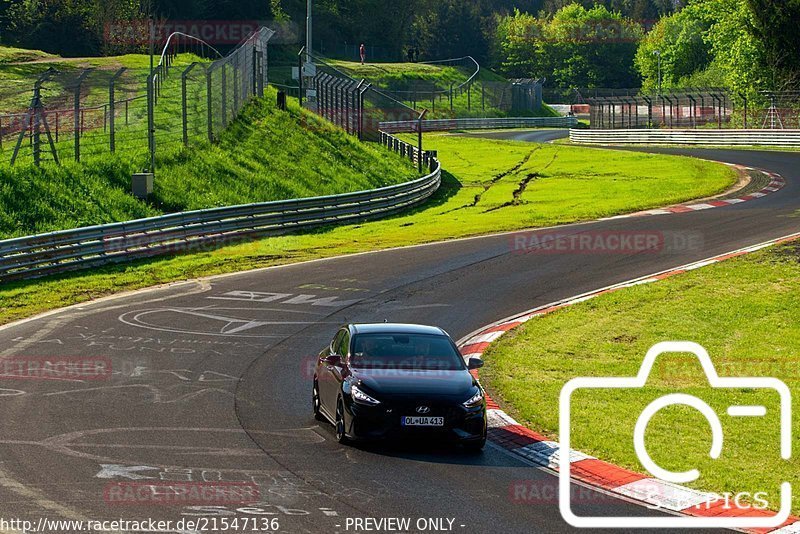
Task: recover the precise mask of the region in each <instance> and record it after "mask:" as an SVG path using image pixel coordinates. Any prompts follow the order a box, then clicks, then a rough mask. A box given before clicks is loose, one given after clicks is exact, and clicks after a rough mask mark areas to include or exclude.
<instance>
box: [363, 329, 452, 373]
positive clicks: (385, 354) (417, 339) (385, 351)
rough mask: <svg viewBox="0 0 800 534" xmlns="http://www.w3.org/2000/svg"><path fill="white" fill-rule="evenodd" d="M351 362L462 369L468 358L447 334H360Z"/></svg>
mask: <svg viewBox="0 0 800 534" xmlns="http://www.w3.org/2000/svg"><path fill="white" fill-rule="evenodd" d="M350 365H351V366H353V367H355V368H359V369H404V370H421V371H460V370H463V369H465V367H464V361H463V359H462V358H461V355H460V354H459V353H458V351H457V350H456V348H455V347H454V346H453V344H452V343H451V342H450V340H449V339H448V338H447V337H445V336H440V335H426V334H358V335H356V336H355V339H354V340H353V352H352V356H351V358H350Z"/></svg>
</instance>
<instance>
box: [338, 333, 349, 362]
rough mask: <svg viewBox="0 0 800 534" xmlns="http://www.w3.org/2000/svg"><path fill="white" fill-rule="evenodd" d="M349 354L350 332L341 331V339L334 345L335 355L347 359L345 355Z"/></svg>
mask: <svg viewBox="0 0 800 534" xmlns="http://www.w3.org/2000/svg"><path fill="white" fill-rule="evenodd" d="M349 352H350V332H348V331H347V330H342V337H341V338H339V343H338V344H337V345H336V354H338V355H339V356H341V357H342V359H345V358H347V354H348V353H349Z"/></svg>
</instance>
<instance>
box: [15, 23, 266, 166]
mask: <svg viewBox="0 0 800 534" xmlns="http://www.w3.org/2000/svg"><path fill="white" fill-rule="evenodd" d="M271 35H272V31H271V30H269V29H267V28H261V29H259V30H258V31H257V32H255V33H254V34H252V35H251V36H249V37H248V38H247V39H245V40H244V41H243V42H242V43H241V44H240V45H239V46H238V47H236V48H235V49H234V50H233V51H232V52H231V53H229V54H228V55H226V56H222V54H220V53H219V52H218V51H216V50H215V49H214V48H213V47H211V46H209V45H207V44H206V43H204V42H202V41H200V40H198V39H196V38H194V37H191V36H189V35H185V34H173V35H172V36H170V38H169V40H168V42H167V44H166V46H165V47H164V51H163V54H162V55H161V57H160V58H159V60H158V64H157V65H155V66H154V69H153V71H152V74H151V70H150V67H149V65H147V64H143V63H145V62H143V61H142V60H141V58H138V59H128V61H129V62H130V63H131V64H130V65H125V64H122V63H123V62H122V60H121V59H117V58H101V59H100V60H98V61H97V62H98V63H99V66H96V67H94V68H82V67H80V66H72V65H71V64H69V63H65V62H59V63H58V64H57V67H51V68H48V69H46V70H44V71H41V68H40V69H39V71H38V72H37V71H36V69H33V68H30V69H28V70H30V71H31V72H23V73H22V74H21V76H20V78H19V79H16V80H12V82H13V83H6V84H5V85H3V86H0V109H3V110H5V112H4V113H2V114H0V162H2V163H8V164H12V165H14V164H21V163H28V162H32V163H34V164H37V165H40V164H42V163H48V162H52V163H62V162H64V161H69V160H74V161H86V160H88V159H91V158H97V157H102V156H105V155H107V154H117V155H120V156H121V157H124V158H127V159H129V160H131V161H134V162H135V165H136V167H138V168H141V169H152V168H153V166H154V164H155V159H156V154H159V155H161V154H164V153H167V152H169V151H170V150H173V149H180V148H182V147H184V146H188V145H190V144H191V143H196V142H206V141H213V140H214V139H216V138H218V137H219V135H220V134H221V132H222V131H223V130H224V129H225V128H226V127H227V126H228V124H230V122H231V121H233V120H234V119H235V118H236V117H237V116H238V114H239V113H240V112H241V110H242V108H243V107H244V105H245V104H246V103H247V101H248V100H249V99H250V98H251V97H252V96H254V95H263V92H264V87H265V85H266V83H267V61H268V56H267V43H268V41H269V39H270V37H271Z"/></svg>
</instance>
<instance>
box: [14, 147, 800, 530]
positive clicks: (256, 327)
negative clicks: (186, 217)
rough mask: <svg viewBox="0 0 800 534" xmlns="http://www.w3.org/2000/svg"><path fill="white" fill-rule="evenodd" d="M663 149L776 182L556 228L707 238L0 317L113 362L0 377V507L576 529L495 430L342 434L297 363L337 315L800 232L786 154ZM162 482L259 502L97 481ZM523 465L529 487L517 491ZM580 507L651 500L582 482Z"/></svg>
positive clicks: (487, 252)
mask: <svg viewBox="0 0 800 534" xmlns="http://www.w3.org/2000/svg"><path fill="white" fill-rule="evenodd" d="M489 135H498V134H489ZM503 135H504V136H506V137H509V136H513V137H517V138H523V139H524V138H526V137H525V136H527V138H528V139H537V138H538V139H541V137H539V135H540V134H539V133H537V134H519V133H513V134H503ZM542 135H544V134H542ZM669 151H670V152H675V153H684V154H692V155H700V156H702V157H706V158H709V159H716V160H721V161H727V162H732V163H740V164H746V165H751V166H755V167H762V168H765V169H769V170H771V171H775V172H778V173H781V174H782V175H783V176H784V177H785V178H786V179H787V182H788V183H787V186H786V187H785V188H783V189H782V190H781V191H779V192H777V193H774V194H771V195H768V196H767V197H764V198H762V199H757V200H753V201H750V202H746V203H744V204H740V205H735V206H730V207H725V208H717V209H713V210H706V211H699V212H694V213H684V214H675V215H668V216H655V217H647V218H632V219H620V220H610V221H603V222H597V223H589V224H583V225H575V226H571V227H569V228H568V229H565V230H568V231H569V232H576V233H577V232H580V231H586V230H597V231H625V232H628V231H633V232H650V231H657V232H677V234H675V235H691V236H693V237H694V238H695V239H694V242H695V243H697V242H698V240H699V242H701V243H702V245H701V246H697V247H689V248H688V249H686V250H674V251H669V252H665V253H661V254H652V253H650V254H638V255H611V254H518V253H515V252H514V250H513V246H512V245H513V243H514V236H513V235H512V236H509V235H499V236H489V237H484V238H479V239H468V240H461V241H454V242H448V243H440V244H436V245H430V246H422V247H413V248H405V249H399V250H390V251H385V252H379V253H371V254H362V255H356V256H349V257H342V258H337V259H333V260H327V261H317V262H311V263H304V264H298V265H293V266H287V267H281V268H274V269H266V270H261V271H255V272H249V273H242V274H238V275H234V276H227V277H221V278H216V279H214V280H212V281H200V282H189V283H183V284H179V285H174V286H170V287H167V288H161V289H156V290H151V291H145V292H140V293H137V294H134V295H130V296H125V297H121V298H114V299H108V300H104V301H99V302H95V303H92V304H87V305H84V306H81V307H77V308H72V309H69V310H66V311H63V312H60V313H55V314H51V315H49V316H46V317H44V318H41V319H37V320H34V321H29V322H25V323H23V324H18V325H15V326H13V327H11V328H6V329H2V330H0V347H1V348H0V351H2V357H3V358H4V359H6V360H7V359H9V358H11V359H15V358H26V357H37V356H71V357H81V358H85V357H97V358H110V360H111V364H112V369H113V375H112V377H111V378H110V379H107V380H87V381H62V380H58V381H56V380H18V379H14V380H11V379H6V380H2V383H0V388H2V389H0V404H1V405H2V414H3V416H2V419H0V429H1V431H0V503H2V504H0V516H2V517H5V518H10V517H16V518H22V519H29V520H31V521H37V520H38V519H39V518H40V517H48V518H51V519H63V518H71V519H95V520H99V519H117V518H126V519H147V518H153V519H169V520H173V521H178V520H180V519H182V518H193V517H196V516H203V517H214V516H217V517H221V516H222V514H234V513H236V514H237V515H238V516H239V517H257V516H259V514H261V515H260V516H261V517H268V518H272V517H275V518H278V520H279V523H280V529H279V530H278V531H279V532H291V533H298V532H326V533H327V532H347V531H349V532H353V531H354V530H353V528H352V527H351V528H350V529H349V530H348V529H347V525H348V524H347V519H348V518H351V519H352V518H364V517H375V518H381V517H383V518H386V517H409V518H412V521H416V520H417V519H419V518H447V519H453V520H454V523H453V527H452V530H453V531H455V532H469V533H473V532H476V533H488V532H503V533H517V532H519V533H531V532H564V531H569V530H571V529H570V528H569V527H568V526H567V525H566V524H564V523H563V521H562V520H561V516H560V514H559V511H558V503H557V499H556V497H555V495H554V490H555V488H556V483H557V479H556V478H555V477H554V476H553V475H552V474H551V473H550V472H548V471H545V470H542V469H539V468H536V467H532V466H529V465H527V464H524V463H522V462H521V461H519V460H517V459H515V458H512V457H510V456H508V455H507V454H506V453H504V452H502V451H501V450H499V449H497V448H493V447H491V446H487V448H486V450H485V451H484V452H483V454H481V455H469V454H466V453H463V452H460V451H458V450H454V449H451V448H448V447H439V446H435V447H433V448H431V447H421V446H416V445H414V444H390V445H386V446H370V447H363V448H356V447H341V446H339V445H338V444H337V443H335V441H334V438H333V429H332V428H331V427H329V426H328V425H320V424H318V423H317V422H316V421H315V420H314V419H313V417H312V415H311V405H310V392H311V374H310V371H309V369H310V365H311V363H312V362H313V359H314V357H315V355H316V353H317V352H318V351H319V350H320V349H321V347H322V346H324V345H325V344H326V343H328V342H329V340H330V337H331V336H332V335H333V333H334V332H335V330H336V328H337V326H338V325H340V324H341V323H344V322H350V321H382V320H383V319H387V320H389V321H398V322H418V323H430V324H437V325H440V326H442V327H444V328H445V329H446V330H448V331H449V332H450V334H451V335H452V336H453V337H454V338H460V337H461V336H463V335H465V334H467V333H469V332H471V331H473V330H474V329H476V328H478V327H480V326H482V325H484V324H487V323H490V322H493V321H495V320H498V319H501V318H503V317H505V316H508V315H510V314H513V313H516V312H520V311H523V310H526V309H529V308H532V307H534V306H537V305H542V304H546V303H548V302H552V301H555V300H558V299H562V298H565V297H569V296H572V295H576V294H579V293H582V292H585V291H589V290H592V289H596V288H599V287H602V286H606V285H609V284H613V283H617V282H621V281H624V280H628V279H631V278H634V277H638V276H642V275H646V274H650V273H653V272H656V271H660V270H663V269H667V268H670V267H674V266H678V265H682V264H685V263H688V262H691V261H696V260H700V259H703V258H706V257H709V256H713V255H716V254H720V253H724V252H727V251H731V250H734V249H737V248H740V247H744V246H747V245H753V244H756V243H759V242H763V241H765V240H768V239H771V238H775V237H779V236H783V235H786V234H790V233H793V232H796V231H798V230H800V220H798V219H797V217H796V215H797V210H798V209H800V154H790V153H778V152H755V151H728V150H706V151H704V150H669ZM553 409H556V407H555V406H554V407H553ZM161 481H165V482H166V481H176V482H185V483H187V484H188V483H192V484H193V483H200V484H202V483H208V482H217V481H231V482H239V481H244V482H250V483H256V484H257V485H258V489H259V491H260V502H259V503H257V504H246V505H244V506H242V505H239V504H235V503H234V504H227V503H219V504H216V503H215V504H213V505H212V506H213V507H212V508H208V507H205V508H204V509H203V510H198V509H196V508H194V509H193V508H191V507H190V506H188V505H180V504H179V505H176V504H163V503H149V502H147V503H144V502H125V503H120V502H117V501H115V500H114V498H113V495H112V494H110V490H109V487H111V486H113V485H114V484H118V483H123V484H137V483H158V482H161ZM520 483H523V484H532V485H535V486H536V487H538V488H540V489H541V490H542V491H541V492H540V494H541V495H542V497H541V498H538V499H528V500H525V501H524V502H519V501H518V500H517V499H515V498H514V492H513V488H514V487H515V484H516V485H518V484H520ZM548 490H552V491H548ZM110 495H111V496H110ZM237 509H240V511H239V512H236V510H237ZM578 509H579V510H580V511H582V512H583V513H587V514H588V513H592V514H608V515H622V514H636V515H646V514H653V513H655V512H652V511H649V510H647V509H646V508H643V507H640V506H638V505H635V504H632V503H628V502H624V501H620V500H614V499H611V498H610V497H606V496H604V495H600V494H595V493H591V492H589V493H586V494H582V496H581V500H580V505H579V506H578ZM264 514H267V515H264ZM224 517H233V516H232V515H225V516H224ZM413 524H414V523H412V525H413ZM445 524H447V523H446V522H445ZM411 530H413V531H416V528H415V527H412V528H411ZM217 531H219V532H223V531H224V530H222V529H219V530H217ZM228 532H232V530H228Z"/></svg>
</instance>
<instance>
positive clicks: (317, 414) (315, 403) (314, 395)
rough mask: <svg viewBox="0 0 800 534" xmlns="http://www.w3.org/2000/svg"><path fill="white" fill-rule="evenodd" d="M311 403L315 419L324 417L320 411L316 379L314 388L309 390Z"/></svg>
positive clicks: (319, 419)
mask: <svg viewBox="0 0 800 534" xmlns="http://www.w3.org/2000/svg"><path fill="white" fill-rule="evenodd" d="M311 404H312V406H313V409H314V419H316V420H317V421H322V420H324V419H325V418H324V417H322V412H321V411H320V400H319V384H317V381H316V379H315V380H314V389H313V390H312V392H311Z"/></svg>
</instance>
